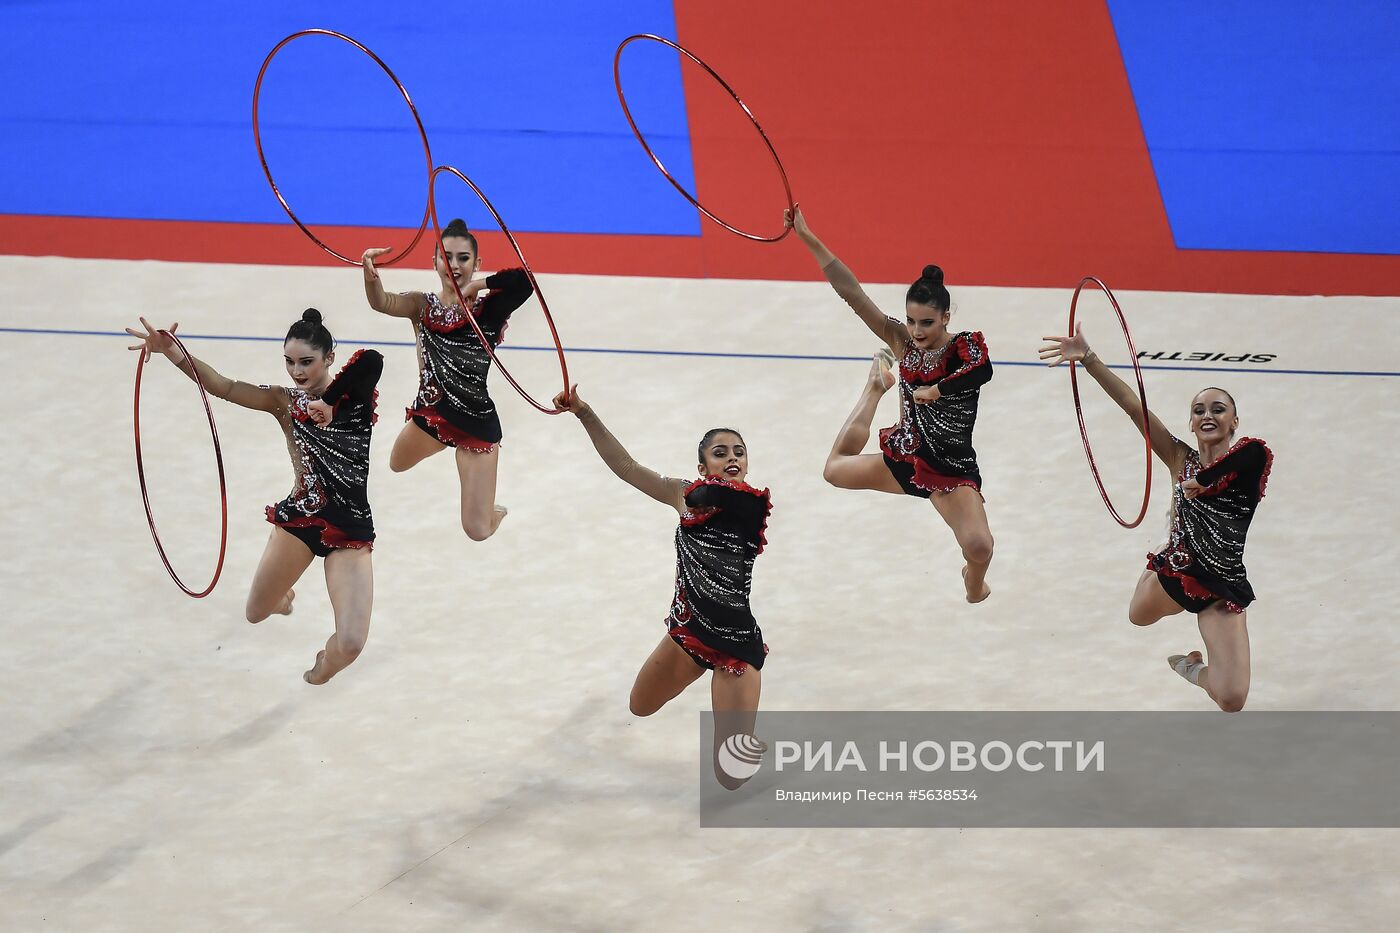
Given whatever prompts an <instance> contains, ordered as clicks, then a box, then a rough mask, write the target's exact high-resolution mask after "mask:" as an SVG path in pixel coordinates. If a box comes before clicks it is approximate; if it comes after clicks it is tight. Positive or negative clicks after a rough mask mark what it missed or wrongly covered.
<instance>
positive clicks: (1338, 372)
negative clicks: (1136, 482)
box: [0, 327, 1400, 377]
mask: <svg viewBox="0 0 1400 933" xmlns="http://www.w3.org/2000/svg"><path fill="white" fill-rule="evenodd" d="M0 333H7V334H59V335H62V336H68V337H74V336H76V337H130V336H131V335H130V334H127V333H125V332H123V331H116V330H60V329H57V328H46V327H0ZM179 336H180V338H181V339H183V340H249V341H260V342H264V343H281V342H282V338H281V337H258V336H249V335H238V334H180V335H179ZM338 342H339V343H341V344H344V345H346V346H355V347H411V346H414V343H413V341H411V340H341V341H338ZM500 349H502V350H528V351H533V352H542V353H553V352H554V347H529V346H519V345H514V344H507V345H505V346H503V347H501V348H500ZM564 352H565V353H566V354H568V353H615V354H619V355H630V356H697V357H713V358H718V359H731V360H812V361H818V362H839V363H853V362H865V361H867V360H869V359H870V357H868V356H823V355H820V354H805V353H723V352H720V351H714V350H626V349H621V348H616V347H565V348H564ZM992 362H993V363H994V364H995V365H997V366H1038V367H1041V368H1044V366H1045V364H1044V363H1041V362H1038V361H1034V360H997V359H994V360H992ZM1138 365H1139V367H1140V368H1141V369H1144V370H1165V371H1173V370H1174V371H1178V372H1208V373H1252V374H1254V375H1269V376H1382V377H1396V376H1400V372H1379V371H1370V370H1351V369H1262V368H1259V367H1246V366H1172V365H1167V364H1163V363H1140V364H1138ZM1109 368H1110V369H1124V370H1130V371H1131V370H1132V368H1133V367H1132V366H1131V365H1130V364H1128V363H1114V364H1111V365H1110V366H1109Z"/></svg>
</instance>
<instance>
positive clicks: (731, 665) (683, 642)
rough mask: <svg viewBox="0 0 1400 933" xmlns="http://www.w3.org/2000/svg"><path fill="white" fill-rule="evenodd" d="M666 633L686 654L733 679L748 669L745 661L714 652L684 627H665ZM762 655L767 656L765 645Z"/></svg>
mask: <svg viewBox="0 0 1400 933" xmlns="http://www.w3.org/2000/svg"><path fill="white" fill-rule="evenodd" d="M666 632H667V634H669V635H670V636H671V638H673V639H675V640H676V641H677V642H679V643H680V646H681V647H682V648H683V649H685V652H686V654H689V655H692V656H693V657H697V658H699V659H700V660H702V661H704V662H705V663H707V664H713V665H714V666H715V670H720V671H724V672H726V673H729V674H733V675H734V676H735V677H742V676H744V672H745V671H747V670H748V669H749V663H748V662H747V661H740V660H739V659H738V658H736V657H732V656H730V655H727V654H725V653H724V652H723V651H716V650H715V649H714V648H711V647H710V646H709V645H707V644H705V643H704V642H703V641H701V640H700V639H698V638H696V637H695V635H694V634H693V633H692V632H691V631H690V629H688V628H686V627H685V626H684V625H680V624H676V623H672V624H670V625H668V626H666ZM763 654H764V656H767V654H768V646H767V645H766V644H765V645H764V646H763Z"/></svg>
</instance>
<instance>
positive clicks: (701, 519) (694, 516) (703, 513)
mask: <svg viewBox="0 0 1400 933" xmlns="http://www.w3.org/2000/svg"><path fill="white" fill-rule="evenodd" d="M701 486H727V487H729V488H730V489H733V490H735V491H736V492H746V493H748V494H749V495H751V496H758V497H759V498H760V499H762V500H763V523H762V524H760V525H759V526H758V552H757V553H758V554H762V553H763V549H764V548H765V547H767V546H768V536H767V535H768V516H770V515H772V514H773V497H772V495H771V494H770V493H769V492H768V489H767V488H764V489H755V488H754V487H753V486H750V485H749V484H748V483H744V482H739V481H737V480H729V479H725V478H724V477H722V476H702V477H700V478H699V479H697V480H695V481H694V482H692V483H691V484H690V485H689V486H687V487H685V492H683V493H682V494H681V497H682V498H684V497H685V496H688V495H690V494H691V493H692V492H694V491H695V490H697V489H699V488H700V487H701ZM719 511H720V510H719V509H701V510H698V511H696V512H690V513H688V516H687V517H682V518H681V524H683V525H702V524H704V523H705V521H706V520H707V519H709V518H710V517H711V516H713V515H715V514H716V513H718V512H719ZM755 556H756V555H755Z"/></svg>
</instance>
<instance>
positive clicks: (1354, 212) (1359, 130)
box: [1109, 0, 1400, 254]
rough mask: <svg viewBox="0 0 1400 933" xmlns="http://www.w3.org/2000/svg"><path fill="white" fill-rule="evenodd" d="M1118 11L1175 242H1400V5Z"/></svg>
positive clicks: (1144, 0) (1350, 245)
mask: <svg viewBox="0 0 1400 933" xmlns="http://www.w3.org/2000/svg"><path fill="white" fill-rule="evenodd" d="M1109 9H1110V12H1111V14H1112V16H1113V26H1114V29H1115V31H1116V32H1117V35H1118V43H1119V46H1120V47H1121V49H1122V52H1123V60H1124V63H1125V64H1126V66H1127V71H1128V78H1129V81H1130V82H1131V84H1132V90H1133V97H1134V99H1135V101H1136V103H1137V109H1138V113H1139V115H1140V117H1141V119H1142V126H1143V132H1144V134H1145V135H1146V138H1147V146H1148V149H1149V150H1150V151H1151V155H1152V165H1153V168H1154V170H1155V171H1156V175H1157V182H1158V185H1159V186H1160V188H1161V192H1162V199H1163V201H1164V202H1165V204H1166V208H1167V214H1168V216H1169V218H1170V220H1171V228H1172V234H1173V236H1174V237H1175V240H1176V245H1177V246H1178V247H1182V248H1186V249H1239V250H1290V251H1304V252H1345V253H1386V254H1400V209H1397V208H1400V3H1397V2H1395V0H1367V2H1358V0H1346V2H1336V3H1318V2H1316V0H1249V2H1220V0H1183V2H1176V3H1160V2H1157V0H1109Z"/></svg>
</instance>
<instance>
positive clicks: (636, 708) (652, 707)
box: [627, 697, 661, 718]
mask: <svg viewBox="0 0 1400 933" xmlns="http://www.w3.org/2000/svg"><path fill="white" fill-rule="evenodd" d="M659 709H661V707H660V706H658V705H657V704H655V703H644V702H642V701H641V700H639V699H638V698H637V697H628V699H627V711H628V712H629V713H631V714H632V715H633V716H640V717H642V718H646V717H647V716H650V715H651V714H652V713H654V712H656V711H657V710H659Z"/></svg>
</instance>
